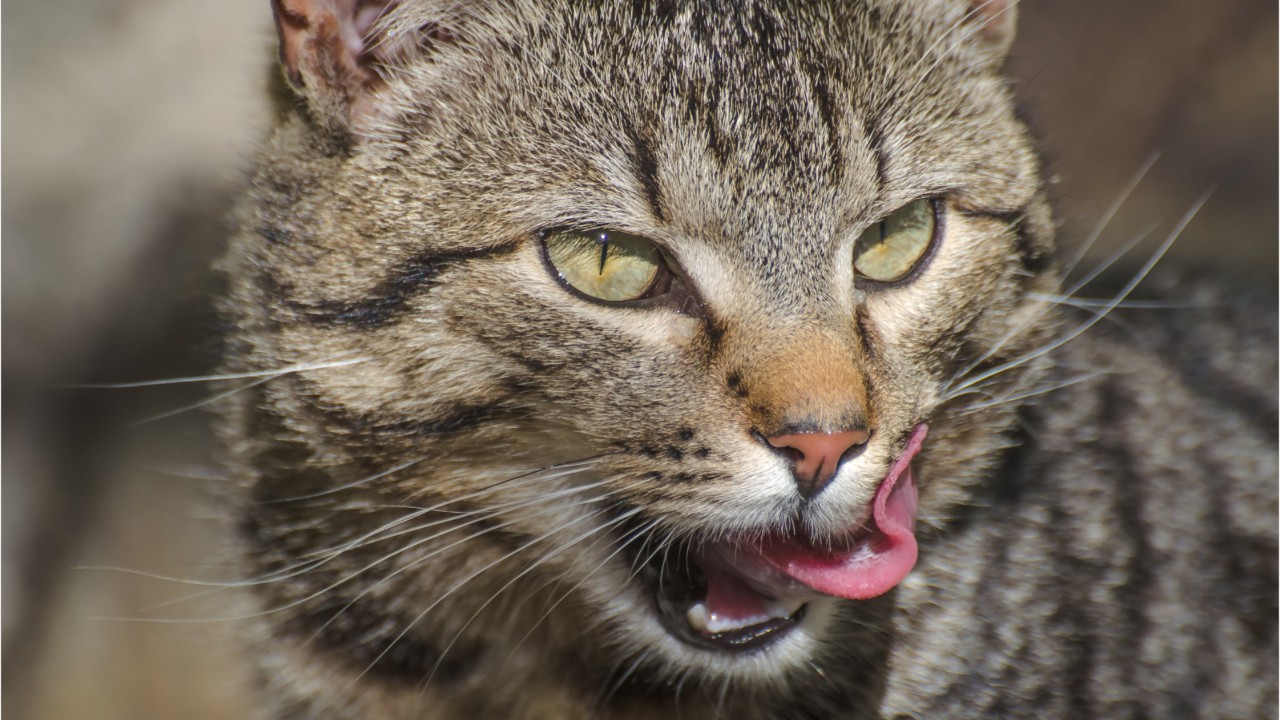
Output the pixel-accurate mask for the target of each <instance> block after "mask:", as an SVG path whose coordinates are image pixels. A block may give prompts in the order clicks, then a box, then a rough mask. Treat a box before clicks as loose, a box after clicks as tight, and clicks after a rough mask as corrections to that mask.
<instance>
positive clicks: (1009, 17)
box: [961, 0, 1018, 57]
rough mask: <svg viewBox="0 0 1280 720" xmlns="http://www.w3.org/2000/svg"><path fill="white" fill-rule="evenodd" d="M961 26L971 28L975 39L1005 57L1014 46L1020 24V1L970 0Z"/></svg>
mask: <svg viewBox="0 0 1280 720" xmlns="http://www.w3.org/2000/svg"><path fill="white" fill-rule="evenodd" d="M966 4H967V6H968V7H966V8H965V15H964V19H963V20H961V24H963V25H967V26H968V27H969V28H971V29H972V30H971V32H972V33H973V34H974V37H975V38H976V39H978V40H979V41H981V42H982V43H983V44H985V45H987V47H988V48H990V49H991V50H992V51H994V52H996V53H998V54H999V56H1000V57H1004V55H1005V54H1006V53H1008V52H1009V46H1010V45H1012V44H1013V35H1014V30H1015V29H1016V27H1017V24H1018V0H969V2H968V3H966Z"/></svg>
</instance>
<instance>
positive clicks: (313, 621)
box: [220, 0, 1277, 720]
mask: <svg viewBox="0 0 1280 720" xmlns="http://www.w3.org/2000/svg"><path fill="white" fill-rule="evenodd" d="M274 12H275V19H276V26H277V29H278V31H279V39H280V61H281V66H282V68H283V72H279V73H276V76H277V80H276V83H275V91H276V95H277V100H278V103H277V107H278V118H277V124H276V127H275V130H274V133H273V135H272V137H271V139H270V141H269V142H268V143H267V145H266V147H265V149H264V150H263V151H262V154H261V157H260V158H259V161H258V165H257V170H256V173H255V174H254V176H253V179H252V182H251V186H250V189H249V191H248V192H247V193H246V194H245V196H244V199H243V202H242V203H241V206H240V209H239V211H238V214H237V220H238V231H237V233H236V235H235V237H234V239H233V241H232V244H231V247H230V251H229V253H228V254H227V255H226V257H225V259H224V260H223V262H222V269H223V270H224V271H225V273H226V274H227V276H228V278H229V285H230V287H229V291H228V293H227V295H226V297H225V299H224V301H223V312H224V315H225V317H226V318H227V320H228V324H229V326H230V327H231V328H232V329H231V331H230V333H229V335H228V340H227V360H226V369H227V371H228V372H233V373H249V374H251V375H255V376H256V379H254V380H253V381H252V382H250V383H248V385H247V386H238V387H239V390H238V392H235V393H233V394H231V395H230V396H229V398H228V400H227V402H226V403H225V406H224V407H223V410H222V422H221V424H220V428H221V434H222V437H223V439H224V440H225V442H226V446H227V463H228V465H229V467H230V468H231V469H232V471H233V473H234V475H235V477H236V478H237V483H236V492H235V497H234V502H235V512H236V516H237V517H238V518H239V519H240V531H241V536H242V540H243V544H242V548H243V556H242V557H243V559H244V566H245V567H244V572H245V576H246V578H247V580H246V584H247V585H248V586H249V587H251V588H252V590H253V597H254V601H255V602H256V603H257V611H256V612H255V613H253V615H254V618H255V621H254V623H253V624H252V627H251V629H250V635H251V641H252V642H253V643H254V652H255V655H256V657H257V659H258V661H259V668H260V675H261V678H262V680H263V683H264V688H263V697H264V701H265V702H266V703H267V704H268V706H269V707H270V712H271V713H273V717H277V718H341V719H354V718H371V719H372V718H377V719H386V720H392V719H401V718H651V717H659V718H667V717H684V718H702V717H716V716H719V717H726V718H729V717H732V718H746V719H750V718H779V717H785V718H882V717H883V718H941V717H1009V718H1013V717H1025V718H1090V717H1115V718H1121V717H1124V718H1130V717H1132V718H1139V717H1142V718H1179V717H1184V718H1190V717H1215V718H1259V717H1267V716H1271V717H1274V716H1275V712H1276V672H1277V666H1276V618H1277V605H1276V595H1277V593H1276V562H1275V560H1276V550H1277V544H1276V517H1277V514H1276V512H1277V511H1276V502H1277V499H1276V475H1277V467H1276V450H1275V446H1276V390H1275V380H1276V361H1275V354H1274V350H1275V346H1276V341H1275V318H1274V314H1273V313H1272V310H1271V308H1267V307H1265V306H1262V307H1263V309H1261V310H1259V309H1257V308H1251V307H1247V306H1240V305H1235V304H1230V303H1225V304H1224V300H1223V298H1222V297H1221V295H1220V294H1219V293H1217V292H1215V291H1214V290H1212V289H1210V288H1208V287H1206V286H1202V285H1199V284H1196V283H1192V282H1190V281H1182V280H1179V279H1177V278H1176V277H1174V276H1166V278H1165V280H1164V281H1163V282H1164V283H1165V285H1166V286H1167V290H1168V293H1169V294H1170V295H1172V296H1176V297H1179V298H1182V299H1194V300H1197V301H1199V302H1200V303H1201V304H1203V305H1204V306H1205V308H1204V309H1201V310H1195V311H1182V312H1177V313H1173V312H1171V313H1166V314H1150V313H1149V314H1146V315H1144V316H1143V317H1139V318H1137V319H1136V320H1134V322H1138V321H1144V322H1145V320H1144V318H1147V317H1148V316H1149V321H1150V322H1149V324H1148V325H1142V326H1135V325H1133V324H1132V323H1130V324H1127V325H1124V326H1118V325H1113V324H1112V323H1110V322H1106V321H1104V320H1105V319H1106V315H1107V312H1108V311H1109V310H1110V309H1112V308H1113V307H1114V306H1115V305H1116V304H1117V303H1119V302H1120V301H1121V300H1122V299H1123V297H1124V294H1125V293H1126V292H1127V291H1129V290H1131V289H1132V288H1133V286H1134V285H1136V284H1137V282H1138V281H1139V280H1141V279H1142V278H1143V277H1144V276H1145V275H1146V270H1148V269H1150V268H1149V265H1150V263H1149V264H1148V266H1147V267H1144V268H1141V269H1140V270H1139V272H1138V274H1136V275H1134V276H1133V281H1132V282H1129V283H1127V284H1123V285H1124V286H1123V287H1121V288H1119V290H1120V292H1119V293H1118V294H1117V295H1116V296H1115V298H1116V299H1115V301H1112V302H1110V303H1108V304H1106V305H1105V306H1103V307H1101V308H1096V309H1095V310H1096V311H1092V310H1091V311H1088V312H1084V313H1077V312H1075V311H1069V310H1068V309H1067V308H1066V307H1065V306H1064V305H1063V304H1062V303H1061V302H1059V300H1060V299H1061V293H1062V292H1063V288H1062V284H1063V283H1062V280H1061V277H1062V276H1063V274H1064V270H1065V268H1064V267H1063V266H1064V265H1065V263H1063V262H1060V261H1059V259H1058V256H1057V255H1056V254H1055V249H1054V226H1053V221H1052V216H1051V211H1050V208H1049V205H1048V202H1047V199H1046V192H1045V189H1044V186H1043V184H1042V181H1041V179H1040V178H1039V175H1038V173H1039V164H1038V163H1039V161H1038V159H1037V155H1036V153H1035V152H1034V149H1033V144H1032V141H1031V139H1030V138H1029V136H1028V133H1027V130H1026V128H1025V127H1024V125H1023V124H1022V123H1021V122H1020V121H1019V120H1018V119H1017V117H1016V115H1015V113H1014V110H1013V104H1012V100H1011V97H1010V94H1009V90H1008V87H1007V83H1006V81H1005V80H1004V79H1003V77H1002V76H1001V74H1000V67H1001V64H1002V59H1003V56H1004V55H1005V53H1006V51H1007V49H1008V47H1009V43H1010V41H1011V38H1012V35H1013V28H1014V21H1013V19H1014V6H1013V3H1012V2H1009V0H990V1H985V2H984V1H983V0H974V1H971V2H967V1H966V0H858V1H857V2H851V1H850V2H846V1H840V0H829V1H826V2H823V1H815V2H782V1H781V0H756V1H754V2H732V3H724V2H718V1H715V2H687V3H686V2H678V1H676V0H635V1H634V2H629V3H601V2H582V1H580V0H564V1H560V2H555V1H551V0H505V1H502V2H498V1H495V0H474V1H472V2H465V3H453V2H448V3H446V2H437V1H435V0H402V1H400V2H387V1H386V0H381V1H376V0H274ZM1157 257H1158V254H1157V255H1155V256H1153V257H1152V261H1154V260H1155V259H1156V258H1157ZM1150 283H1151V281H1150V280H1148V286H1149V285H1150ZM1158 285H1159V282H1157V283H1156V285H1155V286H1151V287H1158ZM1148 286H1144V288H1145V287H1148Z"/></svg>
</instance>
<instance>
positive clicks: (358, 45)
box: [344, 0, 395, 58]
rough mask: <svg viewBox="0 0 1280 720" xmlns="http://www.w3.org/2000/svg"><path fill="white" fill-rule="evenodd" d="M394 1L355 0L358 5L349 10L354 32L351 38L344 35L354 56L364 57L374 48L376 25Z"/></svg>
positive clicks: (348, 1)
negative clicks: (353, 10) (352, 10)
mask: <svg viewBox="0 0 1280 720" xmlns="http://www.w3.org/2000/svg"><path fill="white" fill-rule="evenodd" d="M394 1H395V0H354V2H355V5H356V7H355V12H354V13H350V11H348V12H349V14H350V16H351V18H352V20H351V30H352V32H351V35H350V37H349V38H348V37H344V40H346V41H347V43H348V45H347V47H348V48H349V49H350V51H351V54H352V57H357V58H359V57H362V56H364V55H365V54H366V53H368V52H369V51H370V50H372V49H373V48H372V46H373V45H374V44H375V41H374V38H373V28H374V25H376V24H377V22H378V20H380V19H382V16H383V15H384V14H385V13H386V12H387V8H389V7H390V6H391V5H392V3H393V2H394ZM346 2H347V3H348V4H350V3H351V2H352V0H346Z"/></svg>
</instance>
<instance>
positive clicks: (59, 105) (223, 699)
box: [0, 0, 1278, 720]
mask: <svg viewBox="0 0 1280 720" xmlns="http://www.w3.org/2000/svg"><path fill="white" fill-rule="evenodd" d="M1020 13H1021V17H1020V19H1019V22H1020V30H1019V37H1018V41H1017V44H1016V45H1015V47H1014V51H1013V53H1012V57H1011V61H1010V69H1011V71H1012V73H1013V75H1014V76H1015V78H1016V83H1017V87H1018V92H1019V94H1020V97H1021V110H1022V114H1023V116H1024V117H1025V118H1026V119H1027V120H1028V121H1029V122H1030V123H1031V125H1032V126H1033V127H1034V128H1035V129H1036V131H1037V133H1038V134H1039V136H1040V137H1041V138H1042V143H1043V145H1042V147H1043V150H1044V152H1045V154H1046V157H1047V161H1048V171H1047V175H1048V176H1050V177H1051V178H1053V179H1054V182H1053V185H1052V188H1053V191H1054V194H1055V201H1056V206H1057V209H1058V216H1059V218H1060V220H1061V222H1062V225H1063V229H1062V234H1061V237H1062V243H1063V244H1064V245H1071V244H1072V242H1073V240H1078V239H1079V238H1081V237H1084V236H1085V235H1087V234H1088V232H1089V230H1090V228H1091V227H1092V226H1093V225H1094V224H1095V223H1096V222H1097V220H1098V219H1099V218H1100V217H1101V216H1102V215H1103V214H1104V213H1105V211H1106V208H1107V207H1108V206H1109V205H1110V204H1111V203H1112V201H1114V200H1115V199H1116V197H1117V196H1118V194H1119V193H1120V192H1121V189H1122V188H1123V187H1124V186H1125V184H1126V183H1127V182H1128V181H1129V180H1130V178H1132V177H1133V176H1134V174H1135V173H1136V172H1137V170H1138V169H1139V168H1140V167H1141V166H1142V165H1143V163H1144V162H1145V161H1146V160H1147V159H1148V158H1150V157H1152V156H1153V154H1154V153H1156V152H1159V153H1160V156H1159V160H1158V162H1157V163H1156V164H1155V166H1154V167H1153V168H1152V170H1151V171H1150V173H1149V174H1148V175H1147V177H1146V179H1145V180H1144V181H1143V182H1142V183H1141V185H1140V186H1139V187H1138V189H1137V190H1136V191H1135V192H1134V193H1133V195H1132V196H1131V197H1130V198H1129V200H1128V201H1127V202H1126V203H1125V204H1124V205H1123V207H1122V208H1121V210H1120V212H1119V214H1118V215H1117V217H1116V218H1115V220H1114V221H1113V222H1112V223H1111V224H1110V226H1109V227H1108V228H1107V230H1106V232H1105V233H1104V234H1103V235H1102V239H1101V241H1100V242H1099V243H1098V248H1097V250H1096V251H1095V254H1094V255H1093V257H1101V256H1104V255H1106V254H1107V253H1109V252H1110V251H1112V250H1114V249H1115V248H1116V247H1118V246H1119V245H1121V244H1122V243H1123V242H1124V241H1125V240H1126V239H1128V238H1129V237H1130V236H1131V235H1132V234H1133V233H1135V232H1138V231H1139V230H1140V229H1141V228H1143V227H1145V226H1147V225H1149V224H1151V223H1158V224H1159V226H1160V227H1161V228H1162V229H1163V230H1165V231H1167V230H1168V228H1169V227H1170V226H1172V224H1173V223H1174V222H1175V221H1176V220H1177V218H1178V217H1179V216H1181V215H1182V214H1183V213H1184V212H1185V211H1186V210H1187V209H1188V208H1189V207H1190V206H1191V205H1192V204H1193V203H1194V202H1195V200H1196V199H1197V198H1198V197H1199V196H1200V195H1202V194H1203V193H1204V192H1205V191H1207V190H1209V189H1213V188H1216V189H1215V190H1214V193H1213V195H1212V197H1211V199H1210V200H1209V202H1208V204H1207V205H1206V206H1205V207H1204V209H1203V211H1202V212H1201V213H1200V214H1199V216H1198V217H1197V218H1196V219H1195V221H1194V222H1193V223H1192V224H1191V225H1190V227H1188V229H1187V231H1186V233H1185V234H1184V236H1183V238H1182V239H1181V240H1179V242H1178V244H1177V245H1176V246H1175V247H1174V249H1173V251H1172V252H1171V253H1170V256H1169V258H1168V260H1167V262H1168V263H1169V264H1171V265H1180V266H1184V267H1189V268H1192V269H1194V270H1195V271H1196V272H1203V273H1212V274H1218V275H1221V276H1225V277H1228V278H1230V279H1231V282H1232V283H1235V284H1240V285H1248V286H1253V287H1256V288H1258V289H1259V290H1260V291H1261V292H1263V293H1270V294H1272V296H1274V292H1275V287H1276V281H1277V261H1276V255H1277V245H1278V243H1277V118H1276V109H1277V46H1276V28H1277V8H1276V3H1274V2H1271V1H1269V0H1216V1H1215V2H1211V3H1209V2H1203V0H1126V1H1123V2H1121V1H1118V0H1076V1H1075V2H1070V3H1061V2H1048V1H1047V0H1026V2H1024V3H1022V5H1021V6H1020ZM5 14H6V15H8V17H9V22H8V23H5V24H4V25H3V27H2V29H0V31H2V33H3V46H2V47H3V50H2V57H3V67H4V68H5V70H4V77H3V80H4V83H3V100H4V101H5V104H6V105H7V106H8V110H7V111H5V112H4V114H3V132H4V136H5V138H6V140H7V142H5V144H4V152H3V186H4V189H5V191H6V192H4V194H3V214H2V216H0V217H2V222H3V226H2V230H3V239H4V242H3V259H2V260H3V261H2V263H0V265H2V268H3V341H4V342H3V395H2V404H3V429H4V433H3V486H2V487H3V499H2V502H0V508H2V510H3V526H2V527H3V561H2V563H0V567H2V569H3V597H2V603H3V655H4V663H3V689H4V696H3V711H4V713H5V714H6V715H8V717H11V718H17V719H19V720H21V719H23V718H32V719H33V720H46V719H47V720H64V719H68V720H69V719H72V718H95V719H100V720H113V719H115V718H120V719H121V720H124V719H128V720H150V719H152V718H154V719H157V720H159V719H161V718H163V719H171V718H184V719H193V720H198V719H200V718H250V717H253V714H252V710H251V709H250V708H251V705H250V700H249V698H248V696H247V693H248V692H249V689H250V688H251V683H250V679H249V678H248V677H246V674H245V672H244V669H243V668H244V664H243V663H242V662H240V661H239V659H238V658H237V657H236V644H235V641H234V638H233V637H232V628H231V626H230V625H229V624H227V623H224V622H218V621H217V618H219V617H223V616H226V615H228V614H234V610H233V609H232V608H233V605H232V604H231V602H230V601H229V600H228V598H227V597H226V596H225V595H223V594H218V593H215V594H212V595H207V596H203V597H200V598H196V599H195V600H190V601H184V602H179V603H177V604H169V605H166V603H171V602H173V601H174V600H177V599H181V598H182V597H183V596H185V595H189V594H190V593H192V592H194V591H200V590H202V589H203V588H199V587H195V588H193V587H189V586H183V585H180V584H177V583H172V582H165V581H160V580H155V579H149V578H146V577H141V576H137V575H131V574H128V573H123V572H117V571H108V570H102V569H91V568H95V567H98V566H116V567H122V568H127V569H132V570H137V571H143V572H146V573H153V574H159V575H171V576H177V577H182V578H226V577H229V574H228V568H229V562H228V560H227V554H226V551H225V548H224V547H223V546H222V544H221V542H220V537H221V536H222V532H223V530H222V529H221V525H220V522H219V518H218V517H217V504H216V503H213V502H210V498H211V497H213V496H214V495H215V494H216V490H217V485H218V483H219V482H220V479H219V475H218V471H217V469H216V468H215V467H213V465H212V463H211V462H210V461H209V459H208V448H209V445H210V443H209V441H208V439H207V428H206V427H205V420H206V419H205V418H204V417H203V416H202V413H201V412H200V411H199V410H195V411H190V412H185V413H179V414H175V415H172V416H170V417H166V418H163V419H161V420H158V421H156V422H151V423H145V424H142V425H137V424H136V423H137V421H139V420H142V419H145V418H147V417H150V416H154V415H156V414H162V413H164V412H165V411H170V410H175V409H179V408H182V407H185V406H187V405H191V404H195V403H198V402H199V401H200V400H201V399H203V398H205V397H207V395H208V393H209V392H210V391H209V389H208V388H207V387H202V386H201V385H199V384H186V385H164V386H156V387H146V388H137V389H87V388H78V387H68V386H70V385H82V384H87V383H120V382H127V381H134V380H151V379H157V378H167V377H178V376H187V375H198V374H200V373H203V372H208V371H209V369H210V368H211V367H212V365H213V363H214V361H215V358H216V352H217V347H218V343H217V335H218V328H217V322H216V319H215V317H214V315H213V313H212V311H211V307H210V301H209V298H210V296H211V295H213V294H214V293H216V292H217V287H218V285H217V279H216V277H215V276H214V275H213V274H212V273H211V272H210V271H209V269H208V267H209V265H210V263H211V262H212V260H213V259H214V258H216V257H217V255H218V253H219V251H220V248H221V246H222V243H223V238H224V236H225V234H226V228H227V223H226V221H225V216H226V212H227V208H228V206H229V202H230V200H231V198H232V197H233V196H234V194H235V192H236V188H237V187H238V186H239V185H240V183H241V182H242V179H243V174H244V172H245V170H246V168H247V165H248V163H249V161H250V159H251V157H252V154H253V151H254V147H255V145H256V143H258V142H259V141H260V140H261V139H262V137H263V134H264V132H265V131H266V125H267V110H266V107H265V105H264V100H263V97H264V93H263V87H264V85H265V81H266V77H267V73H268V72H269V71H270V67H271V66H270V60H271V58H272V53H273V47H274V32H273V30H272V27H271V21H270V11H269V3H268V2H267V0H220V1H219V2H217V3H210V2H195V0H10V1H9V3H8V5H7V6H6V7H5ZM1145 258H1146V255H1144V254H1143V252H1142V251H1141V250H1139V251H1137V252H1136V254H1135V257H1134V258H1133V260H1132V261H1129V262H1128V264H1129V265H1130V266H1132V265H1134V264H1136V263H1138V262H1141V261H1142V260H1145ZM1085 265H1086V266H1088V265H1089V263H1088V262H1086V263H1085ZM1134 312H1137V311H1134ZM86 568H90V569H86ZM104 618H114V619H104ZM157 619H168V620H180V621H183V622H158V621H157Z"/></svg>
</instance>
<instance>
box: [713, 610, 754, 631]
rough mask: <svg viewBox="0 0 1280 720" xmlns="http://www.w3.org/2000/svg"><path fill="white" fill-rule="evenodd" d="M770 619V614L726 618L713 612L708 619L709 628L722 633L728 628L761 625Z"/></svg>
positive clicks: (736, 628)
mask: <svg viewBox="0 0 1280 720" xmlns="http://www.w3.org/2000/svg"><path fill="white" fill-rule="evenodd" d="M768 619H769V616H768V615H752V616H750V617H744V618H736V619H733V620H730V619H729V618H724V617H721V616H719V615H717V614H715V613H711V618H710V619H709V620H708V621H707V630H709V631H711V632H713V633H721V632H725V631H726V630H740V629H742V628H744V627H750V626H752V625H759V624H760V623H762V622H764V621H766V620H768Z"/></svg>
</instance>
